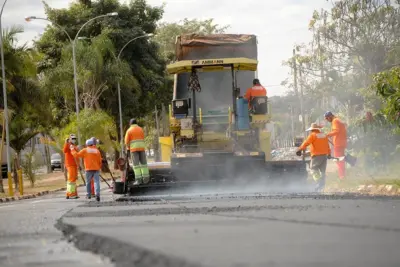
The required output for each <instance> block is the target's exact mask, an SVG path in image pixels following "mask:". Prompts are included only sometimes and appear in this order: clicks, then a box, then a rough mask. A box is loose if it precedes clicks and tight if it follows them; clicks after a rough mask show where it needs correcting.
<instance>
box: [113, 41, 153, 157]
mask: <svg viewBox="0 0 400 267" xmlns="http://www.w3.org/2000/svg"><path fill="white" fill-rule="evenodd" d="M153 35H154V34H152V33H149V34H144V35H141V36H137V37H135V38H133V39H131V40H129V41H128V42H126V44H125V45H124V46H123V47H122V48H121V50H120V51H119V53H118V56H117V60H118V62H121V54H122V51H124V49H125V47H127V46H128V45H129V44H130V43H132V42H133V41H135V40H137V39H139V38H144V37H151V36H153ZM120 80H121V77H118V84H117V90H118V109H119V134H120V137H121V154H124V132H123V123H122V103H121V85H120Z"/></svg>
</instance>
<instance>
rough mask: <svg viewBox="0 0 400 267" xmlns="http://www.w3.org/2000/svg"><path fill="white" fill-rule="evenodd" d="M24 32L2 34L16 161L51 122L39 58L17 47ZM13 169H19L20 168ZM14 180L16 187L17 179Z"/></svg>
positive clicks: (11, 131) (10, 31) (11, 137)
mask: <svg viewBox="0 0 400 267" xmlns="http://www.w3.org/2000/svg"><path fill="white" fill-rule="evenodd" d="M21 32H23V29H22V28H21V27H16V26H14V27H11V28H9V29H7V30H5V31H3V44H4V58H5V62H6V64H5V72H6V78H7V85H8V86H7V88H8V102H9V106H10V109H13V110H15V111H16V112H15V114H14V117H13V119H12V120H10V125H9V126H10V146H11V147H12V148H13V149H14V150H15V152H16V153H17V159H20V153H21V151H22V150H23V149H24V147H25V145H26V144H27V143H28V141H29V140H30V139H31V138H32V137H34V136H35V135H36V134H38V133H40V132H41V131H42V130H43V129H42V128H43V126H44V125H46V122H50V121H51V117H49V110H48V108H47V106H46V105H44V104H43V103H45V101H44V98H43V94H42V91H41V90H40V87H39V83H38V78H37V71H36V70H37V68H36V62H37V61H38V59H39V57H40V56H39V55H38V53H36V52H35V51H34V50H32V49H29V48H28V47H27V46H26V45H18V44H17V38H16V35H17V34H19V33H21ZM17 162H18V160H17ZM14 167H15V168H17V169H18V168H19V164H17V166H14ZM14 180H15V183H16V185H17V180H18V179H14Z"/></svg>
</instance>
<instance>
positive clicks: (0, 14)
mask: <svg viewBox="0 0 400 267" xmlns="http://www.w3.org/2000/svg"><path fill="white" fill-rule="evenodd" d="M6 3H7V0H5V1H4V3H3V6H2V7H1V11H0V31H1V32H0V43H1V44H0V52H1V75H2V79H3V99H4V110H3V116H4V124H5V125H3V127H6V151H7V153H6V154H7V176H8V177H9V179H10V175H11V155H10V130H9V119H8V100H7V83H6V70H5V66H4V45H3V26H2V18H3V10H4V7H5V5H6ZM1 153H3V151H1ZM1 178H2V177H1ZM10 192H11V191H10Z"/></svg>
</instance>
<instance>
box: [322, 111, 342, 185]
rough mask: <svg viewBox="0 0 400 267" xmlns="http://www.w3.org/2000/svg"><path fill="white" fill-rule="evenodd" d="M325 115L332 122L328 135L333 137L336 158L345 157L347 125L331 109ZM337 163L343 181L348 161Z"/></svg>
mask: <svg viewBox="0 0 400 267" xmlns="http://www.w3.org/2000/svg"><path fill="white" fill-rule="evenodd" d="M324 116H325V119H326V120H327V121H328V122H330V123H332V128H331V131H330V132H329V133H328V134H327V136H328V137H332V144H333V156H334V157H335V158H342V157H345V151H346V147H347V130H346V125H345V124H344V122H342V121H341V120H340V119H339V118H338V117H336V116H335V115H333V113H332V112H330V111H328V112H326V113H325V115H324ZM336 164H337V167H338V173H339V179H340V180H341V181H342V180H343V179H344V177H345V172H346V162H345V161H344V160H338V161H336Z"/></svg>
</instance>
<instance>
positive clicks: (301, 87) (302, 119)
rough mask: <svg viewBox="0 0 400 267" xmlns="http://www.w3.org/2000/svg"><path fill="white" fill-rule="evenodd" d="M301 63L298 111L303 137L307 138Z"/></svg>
mask: <svg viewBox="0 0 400 267" xmlns="http://www.w3.org/2000/svg"><path fill="white" fill-rule="evenodd" d="M302 72H303V71H302V64H301V63H300V68H299V78H300V113H301V123H302V126H303V127H302V131H303V134H304V138H307V133H306V118H305V116H304V94H303V73H302Z"/></svg>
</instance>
